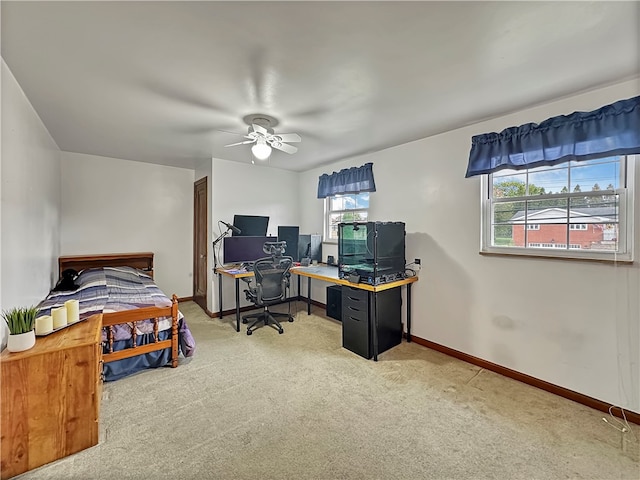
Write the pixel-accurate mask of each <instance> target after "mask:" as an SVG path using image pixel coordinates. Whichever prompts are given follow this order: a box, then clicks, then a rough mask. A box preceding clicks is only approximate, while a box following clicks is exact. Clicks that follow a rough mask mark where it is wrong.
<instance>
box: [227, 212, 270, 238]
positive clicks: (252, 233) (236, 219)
mask: <svg viewBox="0 0 640 480" xmlns="http://www.w3.org/2000/svg"><path fill="white" fill-rule="evenodd" d="M233 226H234V227H236V228H238V229H239V230H240V233H237V232H233V236H234V237H237V236H243V237H259V236H265V235H266V234H267V227H268V226H269V217H263V216H260V215H234V216H233Z"/></svg>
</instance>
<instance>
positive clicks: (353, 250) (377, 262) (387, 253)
mask: <svg viewBox="0 0 640 480" xmlns="http://www.w3.org/2000/svg"><path fill="white" fill-rule="evenodd" d="M405 266H406V258H405V224H404V222H352V223H340V224H338V275H339V277H340V278H341V279H345V278H346V279H349V280H351V281H353V279H354V278H357V279H358V281H359V283H367V284H369V285H380V284H382V283H389V282H393V281H396V280H401V279H403V278H405Z"/></svg>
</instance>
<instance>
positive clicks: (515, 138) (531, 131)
mask: <svg viewBox="0 0 640 480" xmlns="http://www.w3.org/2000/svg"><path fill="white" fill-rule="evenodd" d="M638 153H640V96H638V97H634V98H630V99H628V100H620V101H618V102H615V103H613V104H611V105H606V106H604V107H602V108H599V109H598V110H594V111H592V112H574V113H572V114H570V115H561V116H558V117H552V118H549V119H547V120H545V121H544V122H542V123H540V124H535V123H527V124H525V125H521V126H519V127H510V128H507V129H505V130H503V131H502V132H500V133H485V134H482V135H476V136H474V137H473V138H472V140H471V152H470V154H469V166H468V168H467V174H466V177H472V176H474V175H481V174H486V173H493V172H496V171H498V170H502V169H505V168H509V169H514V170H520V169H525V168H534V167H539V166H543V165H554V164H557V163H564V162H569V161H581V160H590V159H593V158H598V157H604V156H613V155H632V154H638Z"/></svg>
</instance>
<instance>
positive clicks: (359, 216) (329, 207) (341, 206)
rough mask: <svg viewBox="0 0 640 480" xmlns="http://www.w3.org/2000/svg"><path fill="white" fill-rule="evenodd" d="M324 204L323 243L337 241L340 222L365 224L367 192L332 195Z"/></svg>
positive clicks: (367, 202)
mask: <svg viewBox="0 0 640 480" xmlns="http://www.w3.org/2000/svg"><path fill="white" fill-rule="evenodd" d="M325 201H326V203H325V222H324V223H325V228H324V237H325V241H329V242H331V241H334V242H337V241H338V224H339V223H340V222H366V221H367V218H368V215H369V192H362V193H352V194H345V195H334V196H331V197H327V198H326V200H325Z"/></svg>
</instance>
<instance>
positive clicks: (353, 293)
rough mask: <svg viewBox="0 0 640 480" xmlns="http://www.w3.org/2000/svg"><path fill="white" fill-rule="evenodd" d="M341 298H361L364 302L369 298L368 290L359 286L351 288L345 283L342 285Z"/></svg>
mask: <svg viewBox="0 0 640 480" xmlns="http://www.w3.org/2000/svg"><path fill="white" fill-rule="evenodd" d="M342 298H343V299H345V298H349V299H351V300H361V301H363V302H366V301H367V299H368V298H369V292H368V291H367V290H363V289H361V288H353V287H348V286H346V285H343V286H342Z"/></svg>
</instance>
